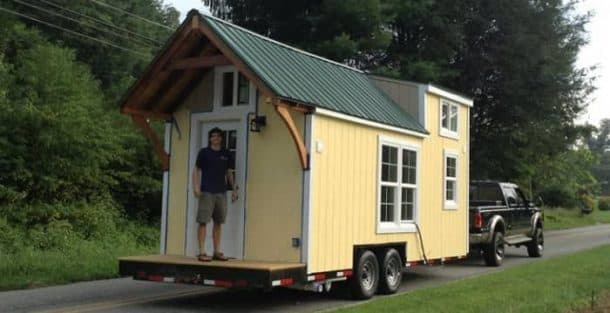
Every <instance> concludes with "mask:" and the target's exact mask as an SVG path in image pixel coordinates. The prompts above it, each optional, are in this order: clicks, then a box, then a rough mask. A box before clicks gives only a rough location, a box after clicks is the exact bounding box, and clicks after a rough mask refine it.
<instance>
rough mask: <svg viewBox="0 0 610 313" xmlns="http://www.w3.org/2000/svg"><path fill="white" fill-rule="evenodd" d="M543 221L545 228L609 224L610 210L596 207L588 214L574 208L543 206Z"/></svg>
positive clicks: (554, 228) (555, 228) (556, 228)
mask: <svg viewBox="0 0 610 313" xmlns="http://www.w3.org/2000/svg"><path fill="white" fill-rule="evenodd" d="M544 221H545V224H544V227H545V229H546V230H558V229H566V228H574V227H583V226H590V225H597V224H610V211H608V210H606V211H602V210H599V209H597V210H593V212H591V213H590V214H582V213H581V211H580V210H579V209H576V208H574V209H565V208H545V209H544Z"/></svg>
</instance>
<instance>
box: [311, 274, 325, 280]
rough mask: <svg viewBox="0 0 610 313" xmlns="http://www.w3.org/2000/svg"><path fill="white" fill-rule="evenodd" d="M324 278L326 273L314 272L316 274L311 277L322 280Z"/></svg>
mask: <svg viewBox="0 0 610 313" xmlns="http://www.w3.org/2000/svg"><path fill="white" fill-rule="evenodd" d="M325 278H326V274H323V273H322V274H316V275H314V276H313V279H315V280H323V279H325Z"/></svg>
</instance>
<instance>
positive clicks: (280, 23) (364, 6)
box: [204, 0, 391, 69]
mask: <svg viewBox="0 0 610 313" xmlns="http://www.w3.org/2000/svg"><path fill="white" fill-rule="evenodd" d="M204 2H205V3H206V4H208V5H210V8H211V11H212V12H213V13H214V14H215V15H217V16H219V17H221V18H223V19H227V20H230V21H231V22H233V23H235V24H238V25H241V26H243V27H245V28H248V29H251V30H253V31H255V32H257V33H260V34H263V35H265V36H269V37H271V38H274V39H276V40H279V41H281V42H285V43H288V44H291V45H294V46H297V47H300V48H302V49H305V50H307V51H311V52H313V53H316V54H319V55H322V56H325V57H327V58H329V59H332V60H336V61H339V62H346V63H348V64H350V65H353V66H357V67H360V68H363V69H368V68H372V66H373V65H374V64H377V62H378V61H379V60H380V59H381V58H382V57H383V56H384V55H385V52H386V49H387V47H388V45H389V43H390V39H391V35H390V33H389V32H387V31H385V30H384V25H385V24H386V23H387V21H388V20H387V16H388V12H387V10H389V7H388V6H386V5H385V2H384V1H382V0H316V1H307V0H297V1H281V0H271V1H268V0H265V1H263V0H254V1H252V0H207V1H204Z"/></svg>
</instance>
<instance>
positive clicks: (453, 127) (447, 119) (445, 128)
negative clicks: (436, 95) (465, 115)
mask: <svg viewBox="0 0 610 313" xmlns="http://www.w3.org/2000/svg"><path fill="white" fill-rule="evenodd" d="M440 112H441V114H440V134H441V136H445V137H449V138H454V139H458V121H459V109H458V105H457V104H456V103H453V102H451V101H448V100H445V99H441V107H440Z"/></svg>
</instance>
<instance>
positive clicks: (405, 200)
mask: <svg viewBox="0 0 610 313" xmlns="http://www.w3.org/2000/svg"><path fill="white" fill-rule="evenodd" d="M414 207H415V188H402V194H401V205H400V220H401V221H412V220H413V209H414Z"/></svg>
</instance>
